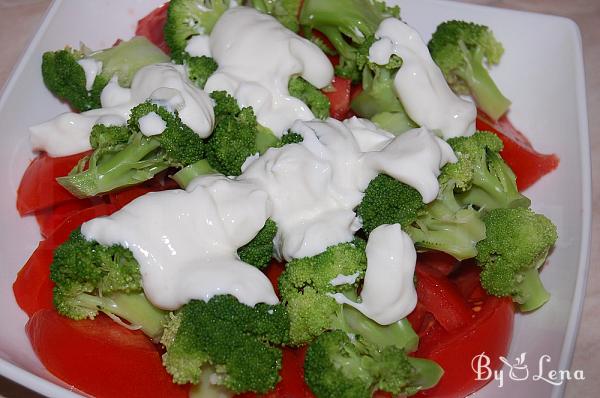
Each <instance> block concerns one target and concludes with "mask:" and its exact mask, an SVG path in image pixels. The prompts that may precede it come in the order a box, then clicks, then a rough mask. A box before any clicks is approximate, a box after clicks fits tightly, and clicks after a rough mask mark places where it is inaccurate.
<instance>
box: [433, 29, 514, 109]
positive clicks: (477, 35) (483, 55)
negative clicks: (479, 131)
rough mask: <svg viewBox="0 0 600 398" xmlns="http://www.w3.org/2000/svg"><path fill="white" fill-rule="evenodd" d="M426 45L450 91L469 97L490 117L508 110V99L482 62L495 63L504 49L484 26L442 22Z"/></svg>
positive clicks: (498, 60)
mask: <svg viewBox="0 0 600 398" xmlns="http://www.w3.org/2000/svg"><path fill="white" fill-rule="evenodd" d="M428 46H429V51H430V53H431V57H432V58H433V60H434V61H435V62H436V64H438V66H439V67H440V69H441V70H442V72H443V73H444V76H445V77H446V80H447V81H448V84H449V85H450V87H451V88H452V89H453V90H454V91H456V92H457V93H459V94H470V95H471V96H473V98H474V99H475V102H476V103H477V106H478V107H479V108H481V110H483V111H484V112H485V113H486V114H488V115H489V116H490V117H492V118H493V119H494V120H496V119H498V118H499V117H500V116H502V115H503V114H504V113H505V112H506V111H507V110H508V108H509V107H510V101H509V100H508V99H507V98H506V97H504V95H502V93H501V92H500V90H499V89H498V87H497V86H496V84H495V83H494V80H493V79H492V77H491V76H490V75H489V73H488V71H487V69H486V67H485V65H484V63H486V64H487V65H494V64H497V63H498V62H500V58H501V57H502V53H503V52H504V48H503V47H502V44H501V43H500V42H499V41H497V40H496V38H495V37H494V34H493V33H492V31H491V30H490V29H489V28H488V27H487V26H484V25H478V24H474V23H471V22H464V21H447V22H444V23H442V24H440V25H439V26H438V27H437V30H436V31H435V32H434V34H433V36H432V38H431V41H430V42H429V45H428Z"/></svg>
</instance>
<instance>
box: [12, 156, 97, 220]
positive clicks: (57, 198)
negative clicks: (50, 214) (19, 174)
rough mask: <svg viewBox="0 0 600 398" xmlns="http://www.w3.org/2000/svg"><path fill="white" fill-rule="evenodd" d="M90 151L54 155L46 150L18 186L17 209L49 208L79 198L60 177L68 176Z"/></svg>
mask: <svg viewBox="0 0 600 398" xmlns="http://www.w3.org/2000/svg"><path fill="white" fill-rule="evenodd" d="M88 154H89V152H85V153H80V154H77V155H72V156H64V157H59V158H53V157H51V156H48V155H47V154H45V153H42V154H40V155H39V156H38V157H37V158H35V159H34V160H33V161H32V162H31V163H30V164H29V167H27V170H25V174H23V178H22V179H21V183H20V184H19V188H18V189H17V210H18V211H19V213H20V214H21V215H25V214H30V213H32V212H34V211H38V210H42V209H47V208H49V207H52V206H55V205H57V204H59V203H62V202H66V201H68V200H73V199H75V197H74V196H73V195H71V193H70V192H69V191H67V190H66V189H64V188H63V187H62V186H61V185H60V184H59V183H58V182H56V178H57V177H62V176H66V175H67V174H69V172H70V171H71V170H72V169H73V167H75V166H76V165H77V163H78V162H79V161H80V160H81V158H83V157H84V156H86V155H88Z"/></svg>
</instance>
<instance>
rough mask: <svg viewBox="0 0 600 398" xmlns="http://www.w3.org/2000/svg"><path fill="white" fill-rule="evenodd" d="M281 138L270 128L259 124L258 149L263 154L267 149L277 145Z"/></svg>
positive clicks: (257, 132)
mask: <svg viewBox="0 0 600 398" xmlns="http://www.w3.org/2000/svg"><path fill="white" fill-rule="evenodd" d="M278 143H279V139H278V138H277V137H276V136H275V134H273V132H272V131H271V130H269V129H268V128H266V127H264V126H261V125H260V124H257V131H256V149H257V150H258V153H260V154H261V155H262V154H263V153H265V152H266V151H267V149H269V148H271V147H274V146H277V144H278Z"/></svg>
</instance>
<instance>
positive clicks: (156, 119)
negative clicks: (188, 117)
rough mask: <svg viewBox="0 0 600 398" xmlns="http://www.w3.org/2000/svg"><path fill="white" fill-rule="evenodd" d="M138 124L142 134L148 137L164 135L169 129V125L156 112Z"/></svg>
mask: <svg viewBox="0 0 600 398" xmlns="http://www.w3.org/2000/svg"><path fill="white" fill-rule="evenodd" d="M138 124H139V126H140V131H141V133H142V134H143V135H145V136H146V137H151V136H153V135H159V134H162V133H163V131H165V129H166V128H167V123H166V122H165V121H164V120H163V119H162V118H161V117H160V116H159V115H158V114H157V113H156V112H150V113H148V114H147V115H144V116H142V117H141V118H140V120H139V121H138Z"/></svg>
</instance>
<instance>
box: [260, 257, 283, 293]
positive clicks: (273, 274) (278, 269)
mask: <svg viewBox="0 0 600 398" xmlns="http://www.w3.org/2000/svg"><path fill="white" fill-rule="evenodd" d="M284 270H285V264H284V263H281V262H279V261H277V260H271V264H269V266H268V267H267V269H265V274H267V277H268V278H269V281H270V282H271V285H273V289H275V294H277V295H278V296H279V276H280V275H281V274H282V272H283V271H284Z"/></svg>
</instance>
